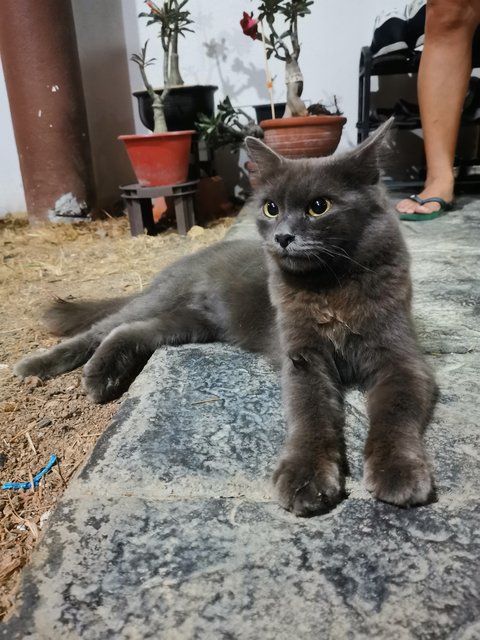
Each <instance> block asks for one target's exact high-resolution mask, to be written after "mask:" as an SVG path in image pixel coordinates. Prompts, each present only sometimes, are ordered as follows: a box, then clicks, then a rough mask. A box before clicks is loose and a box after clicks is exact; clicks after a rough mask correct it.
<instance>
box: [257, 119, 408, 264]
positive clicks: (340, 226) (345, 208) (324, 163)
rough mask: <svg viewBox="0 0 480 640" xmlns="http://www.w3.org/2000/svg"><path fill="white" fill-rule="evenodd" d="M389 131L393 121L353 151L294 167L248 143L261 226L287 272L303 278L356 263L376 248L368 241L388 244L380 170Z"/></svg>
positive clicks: (388, 216)
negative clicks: (361, 254) (364, 251)
mask: <svg viewBox="0 0 480 640" xmlns="http://www.w3.org/2000/svg"><path fill="white" fill-rule="evenodd" d="M390 126H391V121H388V122H387V123H385V124H384V125H382V126H381V127H380V128H379V129H378V130H377V131H376V132H375V133H374V134H373V135H371V136H370V137H369V138H368V139H367V140H366V141H365V142H363V143H362V144H360V145H359V146H357V147H355V148H354V149H352V150H351V151H348V152H346V153H342V154H337V155H334V156H328V157H326V158H308V159H300V160H290V159H287V158H284V157H282V156H280V155H278V154H277V153H275V152H274V151H273V150H272V149H270V148H269V147H267V146H266V145H265V144H264V143H263V142H261V141H260V140H258V139H256V138H252V137H248V138H246V141H245V142H246V146H247V151H248V154H249V157H250V159H251V161H252V162H253V163H255V165H256V171H255V173H254V174H253V175H254V180H252V184H253V186H254V194H253V198H252V203H253V205H254V207H255V209H256V211H257V226H258V229H259V231H260V234H261V236H262V238H263V240H264V245H265V248H266V249H267V251H268V252H269V253H270V255H272V256H273V258H274V259H275V260H276V261H277V262H278V264H279V266H280V267H281V268H283V269H286V270H289V271H295V272H302V271H309V270H316V269H320V268H332V267H335V268H340V267H342V266H346V265H347V263H348V262H349V261H350V264H353V263H352V262H351V261H352V260H358V256H357V257H356V255H357V253H358V252H359V251H360V249H361V248H362V247H365V246H366V245H368V246H369V247H370V246H374V243H372V242H367V243H365V242H363V244H362V240H365V239H366V238H370V240H371V239H374V238H377V237H378V238H379V239H381V237H382V234H385V229H386V228H390V229H391V228H392V215H393V214H392V213H391V212H390V214H389V213H388V212H387V211H386V207H385V198H384V192H383V189H382V188H381V186H380V184H379V183H380V171H379V166H378V161H379V151H380V149H381V147H382V146H383V144H384V141H385V136H386V133H387V131H388V129H389V128H390ZM393 222H394V226H395V222H396V221H393ZM325 265H327V266H326V267H325Z"/></svg>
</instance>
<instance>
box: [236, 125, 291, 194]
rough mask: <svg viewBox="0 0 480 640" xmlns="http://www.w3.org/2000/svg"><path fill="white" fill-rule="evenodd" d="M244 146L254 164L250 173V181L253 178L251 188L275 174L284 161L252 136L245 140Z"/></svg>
mask: <svg viewBox="0 0 480 640" xmlns="http://www.w3.org/2000/svg"><path fill="white" fill-rule="evenodd" d="M245 146H246V148H247V153H248V157H249V158H250V160H251V161H252V162H253V163H254V164H255V167H254V168H252V171H251V172H250V180H251V181H252V178H253V185H252V186H255V183H257V182H262V180H264V179H266V178H267V177H268V176H269V175H272V174H275V173H277V171H278V170H279V169H280V167H281V165H282V164H283V163H284V161H285V158H283V156H279V155H278V153H275V151H273V149H270V147H267V145H266V144H264V143H263V142H261V141H260V140H259V139H258V138H254V137H253V136H247V137H246V138H245Z"/></svg>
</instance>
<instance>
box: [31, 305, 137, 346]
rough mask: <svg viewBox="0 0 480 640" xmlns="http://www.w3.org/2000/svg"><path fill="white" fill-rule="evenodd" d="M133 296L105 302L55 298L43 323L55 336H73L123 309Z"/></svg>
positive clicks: (47, 310) (46, 312) (44, 316)
mask: <svg viewBox="0 0 480 640" xmlns="http://www.w3.org/2000/svg"><path fill="white" fill-rule="evenodd" d="M133 297H134V296H124V297H119V298H107V299H106V300H72V301H69V300H64V299H63V298H55V300H54V302H53V303H52V304H51V305H50V306H49V307H48V308H47V309H46V311H45V313H44V315H43V322H44V324H45V325H46V327H47V329H48V330H49V331H51V332H52V333H54V334H55V335H57V336H74V335H75V334H77V333H81V332H82V331H86V330H87V329H89V328H90V327H91V326H92V325H93V324H95V322H98V321H99V320H102V319H103V318H106V317H107V316H110V315H112V313H115V312H116V311H119V310H120V309H121V308H122V307H124V306H125V305H126V304H127V302H130V300H131V299H132V298H133Z"/></svg>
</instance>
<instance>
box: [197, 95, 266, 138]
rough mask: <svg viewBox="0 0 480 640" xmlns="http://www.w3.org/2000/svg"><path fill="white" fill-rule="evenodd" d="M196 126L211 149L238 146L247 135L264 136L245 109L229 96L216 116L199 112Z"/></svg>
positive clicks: (223, 101)
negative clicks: (239, 106)
mask: <svg viewBox="0 0 480 640" xmlns="http://www.w3.org/2000/svg"><path fill="white" fill-rule="evenodd" d="M195 126H196V127H197V129H198V130H199V132H200V134H201V135H202V137H203V138H204V140H205V142H206V144H207V145H208V146H209V147H210V148H211V149H218V148H219V147H223V146H226V145H230V146H231V147H232V148H238V147H239V146H240V145H241V144H242V143H243V141H244V139H245V138H246V136H255V137H257V138H263V131H262V130H261V128H260V127H259V126H258V125H257V123H256V122H255V120H254V119H253V118H251V117H250V116H249V115H248V114H247V113H246V112H245V111H243V109H238V108H235V107H234V106H233V105H232V103H231V101H230V98H229V97H228V96H227V97H226V98H225V99H224V100H222V102H220V104H219V105H218V106H217V113H216V114H215V115H214V116H207V115H205V114H204V113H201V114H199V116H198V121H197V122H196V123H195Z"/></svg>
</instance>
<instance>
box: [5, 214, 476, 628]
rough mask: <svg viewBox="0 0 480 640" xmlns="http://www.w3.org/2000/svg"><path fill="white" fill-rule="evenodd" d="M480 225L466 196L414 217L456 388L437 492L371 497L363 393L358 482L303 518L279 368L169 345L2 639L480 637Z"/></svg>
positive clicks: (430, 327) (429, 338) (423, 314)
mask: <svg viewBox="0 0 480 640" xmlns="http://www.w3.org/2000/svg"><path fill="white" fill-rule="evenodd" d="M242 215H243V214H242ZM244 215H245V219H244V220H243V222H242V223H241V225H239V226H240V227H241V229H240V231H241V232H242V233H245V234H246V236H247V237H248V236H250V235H251V234H252V233H254V226H253V224H252V223H251V222H249V221H248V220H249V218H248V211H247V212H244ZM479 226H480V210H479V207H478V205H477V203H476V202H475V203H473V204H469V203H468V202H467V206H466V207H464V209H462V210H461V211H460V212H458V213H457V212H455V214H452V215H451V216H448V217H445V218H441V219H440V220H437V221H434V222H432V223H429V224H425V223H421V224H419V225H417V226H415V225H413V224H412V225H411V228H409V227H407V228H406V229H405V233H406V235H407V238H408V243H409V246H410V248H411V251H412V254H413V275H414V282H415V299H414V301H415V305H414V316H415V320H416V323H417V325H418V328H419V334H420V337H421V339H422V344H423V345H424V347H425V349H426V351H427V353H428V354H429V355H428V358H429V360H430V362H431V363H432V365H433V367H434V369H435V371H436V375H437V380H438V383H439V386H440V397H439V402H438V405H437V408H436V411H435V415H434V417H433V420H432V422H431V424H430V426H429V428H428V430H427V432H426V443H427V448H428V452H429V455H430V457H431V463H432V467H433V469H434V473H435V477H436V486H437V491H438V501H437V502H436V503H434V504H431V505H428V506H426V507H420V508H417V509H412V510H402V509H397V508H395V507H392V506H390V505H386V504H382V503H379V502H377V501H374V500H373V499H372V498H371V496H370V495H369V494H368V492H367V491H366V490H365V488H364V485H363V481H362V473H363V453H362V452H363V446H364V442H365V437H366V432H367V418H366V412H365V403H364V399H363V397H362V395H361V394H360V393H358V392H351V393H349V394H348V396H347V399H346V434H345V435H346V441H347V450H348V461H349V466H350V472H351V477H350V478H349V481H348V485H347V488H348V491H349V496H348V498H347V499H346V500H345V501H344V502H343V503H342V504H341V505H339V506H338V507H337V508H336V509H334V510H333V511H332V512H331V513H329V514H327V515H325V516H322V517H317V518H311V519H306V520H305V519H298V518H295V517H294V516H292V515H291V514H290V513H287V512H285V511H283V510H282V509H281V508H280V507H279V506H278V505H277V504H276V503H275V502H274V501H273V500H272V492H271V485H270V475H271V471H272V469H273V466H274V464H275V459H276V455H277V452H278V450H279V448H280V446H281V442H282V440H283V437H284V433H285V422H284V419H283V415H282V410H281V399H280V390H279V384H278V379H277V374H276V373H275V372H274V371H273V370H272V369H271V368H270V367H269V366H268V364H266V363H265V362H264V361H263V359H262V358H260V357H258V356H255V355H252V354H246V353H243V352H240V351H239V350H237V349H235V348H232V347H228V346H225V345H218V344H213V345H201V346H200V345H186V346H183V347H179V348H173V347H168V348H165V349H161V350H159V351H158V352H157V353H156V354H155V355H154V356H153V358H152V359H151V360H150V362H149V363H148V365H147V367H146V368H145V369H144V371H143V372H142V374H141V375H140V376H139V378H138V379H137V380H136V382H135V383H134V385H133V386H132V388H131V390H130V391H129V393H128V394H127V395H126V397H125V400H124V402H123V404H122V407H121V409H120V411H119V413H118V414H117V416H116V418H115V419H114V421H113V422H112V424H111V425H110V427H109V428H108V430H107V431H106V433H105V434H104V436H103V437H102V438H101V439H100V441H99V443H98V444H97V446H96V448H95V450H94V452H93V455H92V457H91V458H90V460H89V461H88V463H87V464H86V466H85V467H84V469H83V471H82V472H81V474H80V475H79V477H78V478H77V479H76V480H75V481H74V482H72V483H71V485H70V486H69V488H68V490H67V492H66V494H65V496H64V498H63V499H62V501H61V503H60V505H59V508H58V509H57V510H56V512H55V514H54V515H53V516H52V519H51V522H50V524H49V527H48V530H47V532H46V534H45V537H44V539H43V541H42V543H41V545H40V546H39V548H38V550H37V552H36V553H35V554H34V556H33V559H32V563H31V565H30V566H29V567H28V568H27V570H26V571H25V574H24V580H23V601H22V606H21V607H20V609H19V611H18V612H17V614H16V615H15V616H14V617H13V619H12V620H11V621H10V622H9V623H7V624H5V625H3V627H2V628H1V629H0V637H3V638H9V639H12V640H17V639H20V638H22V639H32V640H43V639H48V640H51V639H53V640H55V639H57V638H58V639H63V638H67V639H70V638H72V639H74V638H75V639H76V638H82V639H86V640H90V639H95V640H96V639H97V638H100V639H103V638H115V639H116V638H121V639H123V638H127V639H130V638H131V639H137V638H138V639H143V638H162V639H163V638H166V639H167V640H168V639H170V638H171V639H174V640H177V639H179V640H180V639H182V640H183V639H185V638H192V639H197V638H199V639H203V638H205V639H207V640H210V639H213V640H216V639H217V638H219V639H222V640H224V639H227V638H229V639H239V640H241V639H243V638H245V639H251V638H252V639H255V640H256V639H257V638H262V640H263V639H266V640H269V639H270V638H272V639H273V638H275V640H283V639H288V640H290V639H291V638H300V639H303V638H305V639H310V638H322V639H323V638H325V639H332V640H337V639H338V640H343V639H347V640H350V639H351V640H357V639H359V640H367V639H368V640H369V639H376V638H379V639H382V640H383V639H387V638H388V639H389V640H390V639H392V640H407V639H408V640H410V639H412V640H414V639H415V640H417V639H420V640H423V639H425V640H427V639H428V640H444V639H445V640H446V639H448V640H450V639H453V640H476V639H477V638H480V567H479V564H480V561H479V556H480V503H479V499H478V496H479V493H480V474H479V473H478V468H479V463H480V431H479V424H480V409H479V406H478V399H477V398H478V380H479V377H480V376H479V373H480V371H479V368H480V362H479V359H478V353H477V352H478V332H477V325H476V317H477V309H478V276H477V268H476V264H477V262H478V250H477V245H476V241H477V238H478V231H479ZM242 229H243V230H242ZM242 237H245V236H242Z"/></svg>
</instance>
